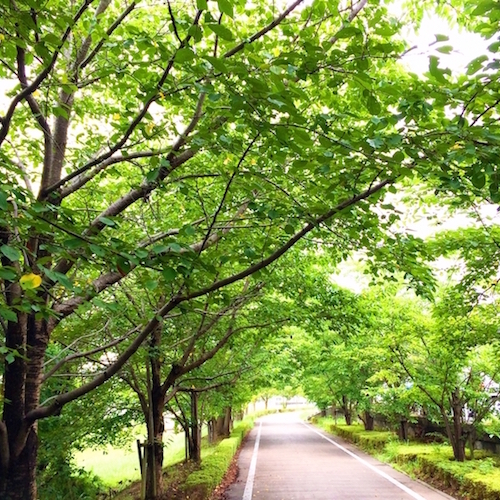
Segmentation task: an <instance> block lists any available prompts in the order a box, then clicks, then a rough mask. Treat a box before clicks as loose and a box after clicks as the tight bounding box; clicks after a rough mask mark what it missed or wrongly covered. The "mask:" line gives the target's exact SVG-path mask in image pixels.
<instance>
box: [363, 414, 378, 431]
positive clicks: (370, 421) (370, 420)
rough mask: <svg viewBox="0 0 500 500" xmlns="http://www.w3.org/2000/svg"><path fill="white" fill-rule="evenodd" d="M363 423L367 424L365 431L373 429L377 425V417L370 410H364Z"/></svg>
mask: <svg viewBox="0 0 500 500" xmlns="http://www.w3.org/2000/svg"><path fill="white" fill-rule="evenodd" d="M362 420H363V424H364V426H365V431H373V429H374V426H375V419H374V417H373V415H372V414H371V413H370V412H369V411H368V410H366V411H364V412H363V418H362Z"/></svg>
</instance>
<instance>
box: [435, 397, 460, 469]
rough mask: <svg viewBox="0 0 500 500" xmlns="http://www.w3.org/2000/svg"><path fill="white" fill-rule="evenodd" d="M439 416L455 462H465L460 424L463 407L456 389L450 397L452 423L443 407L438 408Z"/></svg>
mask: <svg viewBox="0 0 500 500" xmlns="http://www.w3.org/2000/svg"><path fill="white" fill-rule="evenodd" d="M440 411H441V416H442V417H443V420H444V423H445V428H446V434H447V436H448V440H449V441H450V445H451V447H452V449H453V457H454V458H455V460H456V461H457V462H464V461H465V440H464V436H463V423H462V411H463V405H462V402H461V400H460V394H459V390H458V388H456V389H455V390H454V391H453V393H452V395H451V411H452V421H451V422H450V419H449V417H448V414H447V411H446V408H445V407H441V408H440Z"/></svg>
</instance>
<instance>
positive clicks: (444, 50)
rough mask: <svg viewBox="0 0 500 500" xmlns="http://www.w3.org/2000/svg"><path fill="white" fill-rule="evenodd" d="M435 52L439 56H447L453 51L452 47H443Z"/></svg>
mask: <svg viewBox="0 0 500 500" xmlns="http://www.w3.org/2000/svg"><path fill="white" fill-rule="evenodd" d="M436 50H437V51H438V52H441V54H449V53H450V52H452V51H453V47H452V46H451V45H443V46H442V47H439V48H437V49H436Z"/></svg>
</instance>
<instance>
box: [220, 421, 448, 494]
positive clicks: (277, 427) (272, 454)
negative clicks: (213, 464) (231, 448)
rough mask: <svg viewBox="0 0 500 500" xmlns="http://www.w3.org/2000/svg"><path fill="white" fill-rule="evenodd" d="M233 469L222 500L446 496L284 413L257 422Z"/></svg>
mask: <svg viewBox="0 0 500 500" xmlns="http://www.w3.org/2000/svg"><path fill="white" fill-rule="evenodd" d="M335 443H336V444H335ZM238 465H239V469H240V472H239V476H238V479H237V480H236V482H235V483H234V484H233V485H231V487H230V488H229V490H228V492H227V499H228V500H310V499H311V500H368V499H381V500H411V499H413V500H445V499H450V498H451V497H449V496H448V495H445V494H444V493H441V492H438V491H436V490H434V489H432V488H430V487H428V486H426V485H425V484H423V483H420V482H418V481H413V480H412V479H410V478H409V477H407V476H405V475H404V474H401V473H399V472H397V471H395V470H394V469H392V468H391V467H390V466H388V465H386V464H383V463H381V462H379V461H377V460H375V459H374V458H373V457H370V456H369V455H367V454H365V453H363V452H361V451H359V450H358V449H356V448H355V447H353V446H352V445H350V444H348V443H346V442H345V441H343V440H342V439H340V438H338V437H333V436H331V435H329V434H326V433H324V432H321V431H319V430H317V429H316V428H315V427H313V426H310V425H309V424H305V423H303V422H301V421H299V420H298V417H297V416H295V415H293V414H287V413H285V414H276V415H269V416H267V417H264V418H262V419H261V420H260V421H258V422H257V424H256V426H255V428H254V429H253V431H252V432H251V434H250V437H249V439H248V440H247V443H246V445H245V446H244V448H243V449H242V451H241V453H240V457H239V461H238Z"/></svg>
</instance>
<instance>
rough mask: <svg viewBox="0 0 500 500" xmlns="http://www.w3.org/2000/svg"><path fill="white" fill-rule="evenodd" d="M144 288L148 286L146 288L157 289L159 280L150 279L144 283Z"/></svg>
mask: <svg viewBox="0 0 500 500" xmlns="http://www.w3.org/2000/svg"><path fill="white" fill-rule="evenodd" d="M144 288H146V290H151V291H152V290H155V289H156V288H158V281H156V280H148V281H146V282H145V283H144Z"/></svg>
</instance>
